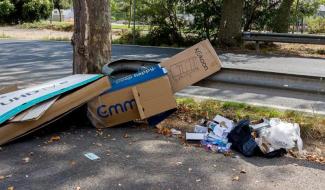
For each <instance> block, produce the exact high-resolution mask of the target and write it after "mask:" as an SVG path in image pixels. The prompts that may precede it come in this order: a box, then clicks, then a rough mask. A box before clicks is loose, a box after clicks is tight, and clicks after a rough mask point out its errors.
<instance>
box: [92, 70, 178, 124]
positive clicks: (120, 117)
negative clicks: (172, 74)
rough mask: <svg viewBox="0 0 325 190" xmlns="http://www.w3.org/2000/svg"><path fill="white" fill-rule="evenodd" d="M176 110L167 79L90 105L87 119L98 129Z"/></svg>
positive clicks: (104, 97) (135, 87)
mask: <svg viewBox="0 0 325 190" xmlns="http://www.w3.org/2000/svg"><path fill="white" fill-rule="evenodd" d="M175 107H176V101H175V99H174V96H173V93H172V89H171V86H170V83H169V79H168V77H167V76H162V77H160V78H156V79H153V80H149V81H147V82H144V83H141V84H137V85H134V86H130V87H127V88H124V89H121V90H118V91H114V92H110V93H106V94H103V95H101V96H98V97H96V98H94V99H93V100H91V101H89V102H88V117H89V119H90V121H91V122H92V124H93V125H94V126H95V127H97V128H105V127H112V126H115V125H118V124H122V123H125V122H128V121H133V120H136V119H146V118H148V117H150V116H153V115H156V114H158V113H161V112H164V111H167V110H170V109H173V108H175Z"/></svg>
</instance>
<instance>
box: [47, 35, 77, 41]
mask: <svg viewBox="0 0 325 190" xmlns="http://www.w3.org/2000/svg"><path fill="white" fill-rule="evenodd" d="M42 40H46V41H71V38H69V37H61V36H59V37H53V36H48V37H45V38H43V39H42Z"/></svg>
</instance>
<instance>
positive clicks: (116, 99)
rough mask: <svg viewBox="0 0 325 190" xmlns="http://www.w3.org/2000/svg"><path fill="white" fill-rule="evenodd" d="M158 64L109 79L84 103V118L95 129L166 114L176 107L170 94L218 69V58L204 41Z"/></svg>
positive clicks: (149, 119)
mask: <svg viewBox="0 0 325 190" xmlns="http://www.w3.org/2000/svg"><path fill="white" fill-rule="evenodd" d="M160 65H161V66H160ZM160 65H155V66H151V67H149V68H146V69H142V70H141V71H139V72H138V73H135V74H133V75H129V76H126V77H123V78H120V79H117V80H111V83H112V88H111V89H107V91H106V92H105V93H104V94H102V95H100V96H99V97H96V98H94V99H93V100H91V101H90V102H89V103H88V117H89V119H90V120H91V122H92V124H93V125H94V126H95V127H97V128H104V127H112V126H115V125H118V124H122V123H125V122H128V121H133V120H137V119H147V121H149V122H150V121H151V117H155V116H157V115H158V114H161V113H168V114H170V113H172V111H170V110H174V108H176V101H175V98H174V96H173V93H175V92H177V91H179V90H181V89H183V88H185V87H187V86H189V85H192V84H194V83H196V82H198V81H200V80H202V79H204V78H206V77H207V76H209V75H211V74H213V73H215V72H217V71H219V70H220V68H221V64H220V60H219V58H218V56H217V54H216V52H215V50H214V49H213V47H212V45H211V44H210V42H209V41H208V40H204V41H202V42H200V43H198V44H196V45H194V46H192V47H190V48H188V49H186V50H184V51H183V52H181V53H179V54H177V55H175V56H173V57H171V58H170V59H168V60H166V61H163V62H161V63H160ZM111 72H112V71H109V73H111ZM168 114H166V115H168ZM163 117H166V116H165V115H163ZM160 120H161V119H160ZM155 123H157V122H155Z"/></svg>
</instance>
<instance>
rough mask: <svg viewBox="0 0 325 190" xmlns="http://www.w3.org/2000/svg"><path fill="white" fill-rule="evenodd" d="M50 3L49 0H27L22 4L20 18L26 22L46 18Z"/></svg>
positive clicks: (49, 11)
mask: <svg viewBox="0 0 325 190" xmlns="http://www.w3.org/2000/svg"><path fill="white" fill-rule="evenodd" d="M51 11H52V4H51V2H50V1H49V0H27V1H25V2H24V4H23V6H22V18H23V19H24V21H27V22H34V21H39V20H41V19H47V18H48V17H49V16H50V15H51Z"/></svg>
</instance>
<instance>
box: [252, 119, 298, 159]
mask: <svg viewBox="0 0 325 190" xmlns="http://www.w3.org/2000/svg"><path fill="white" fill-rule="evenodd" d="M269 124H270V127H265V128H263V129H261V130H260V131H259V133H258V136H259V138H260V139H263V141H266V143H267V144H269V145H270V150H277V149H280V148H284V149H292V148H294V147H297V148H298V150H299V153H300V154H301V153H302V147H303V142H302V139H301V137H300V128H299V125H298V124H297V123H288V122H284V121H281V120H280V119H278V118H271V119H270V121H269Z"/></svg>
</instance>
